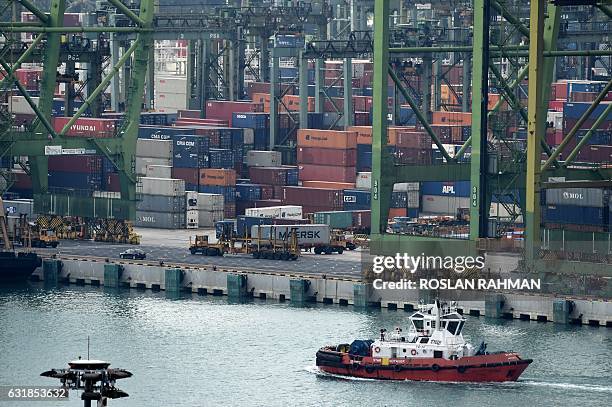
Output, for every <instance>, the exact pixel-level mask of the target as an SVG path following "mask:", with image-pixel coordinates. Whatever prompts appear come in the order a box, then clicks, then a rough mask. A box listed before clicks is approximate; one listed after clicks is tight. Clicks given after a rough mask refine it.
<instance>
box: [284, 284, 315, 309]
mask: <svg viewBox="0 0 612 407" xmlns="http://www.w3.org/2000/svg"><path fill="white" fill-rule="evenodd" d="M309 289H310V281H308V280H304V279H301V278H300V279H291V280H289V295H290V299H291V305H298V306H299V305H304V304H305V303H307V302H310V300H311V298H310V296H309V295H308V290H309Z"/></svg>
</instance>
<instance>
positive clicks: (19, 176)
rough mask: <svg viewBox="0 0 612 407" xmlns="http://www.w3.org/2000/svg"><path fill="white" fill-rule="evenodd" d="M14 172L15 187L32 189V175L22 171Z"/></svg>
mask: <svg viewBox="0 0 612 407" xmlns="http://www.w3.org/2000/svg"><path fill="white" fill-rule="evenodd" d="M12 174H14V176H15V183H14V184H13V188H16V189H32V177H31V176H29V175H28V174H26V173H25V172H21V171H13V172H12Z"/></svg>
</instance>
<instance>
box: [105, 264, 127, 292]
mask: <svg viewBox="0 0 612 407" xmlns="http://www.w3.org/2000/svg"><path fill="white" fill-rule="evenodd" d="M122 273H123V267H122V266H121V265H120V264H105V265H104V287H108V288H119V287H120V286H121V274H122Z"/></svg>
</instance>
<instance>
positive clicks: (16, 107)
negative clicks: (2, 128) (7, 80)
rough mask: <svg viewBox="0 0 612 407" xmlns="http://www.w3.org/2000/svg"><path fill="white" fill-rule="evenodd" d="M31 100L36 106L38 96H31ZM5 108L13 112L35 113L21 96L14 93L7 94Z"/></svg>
mask: <svg viewBox="0 0 612 407" xmlns="http://www.w3.org/2000/svg"><path fill="white" fill-rule="evenodd" d="M31 99H32V101H33V102H34V104H35V105H36V106H38V99H39V98H38V97H32V98H31ZM7 109H8V111H9V112H11V113H15V114H36V113H34V110H33V109H32V107H31V106H30V104H29V103H28V101H27V100H26V99H25V97H23V96H19V95H15V96H9V98H8V106H7Z"/></svg>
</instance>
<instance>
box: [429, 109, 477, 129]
mask: <svg viewBox="0 0 612 407" xmlns="http://www.w3.org/2000/svg"><path fill="white" fill-rule="evenodd" d="M432 124H461V125H464V126H471V125H472V113H470V112H467V113H466V112H433V117H432Z"/></svg>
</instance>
